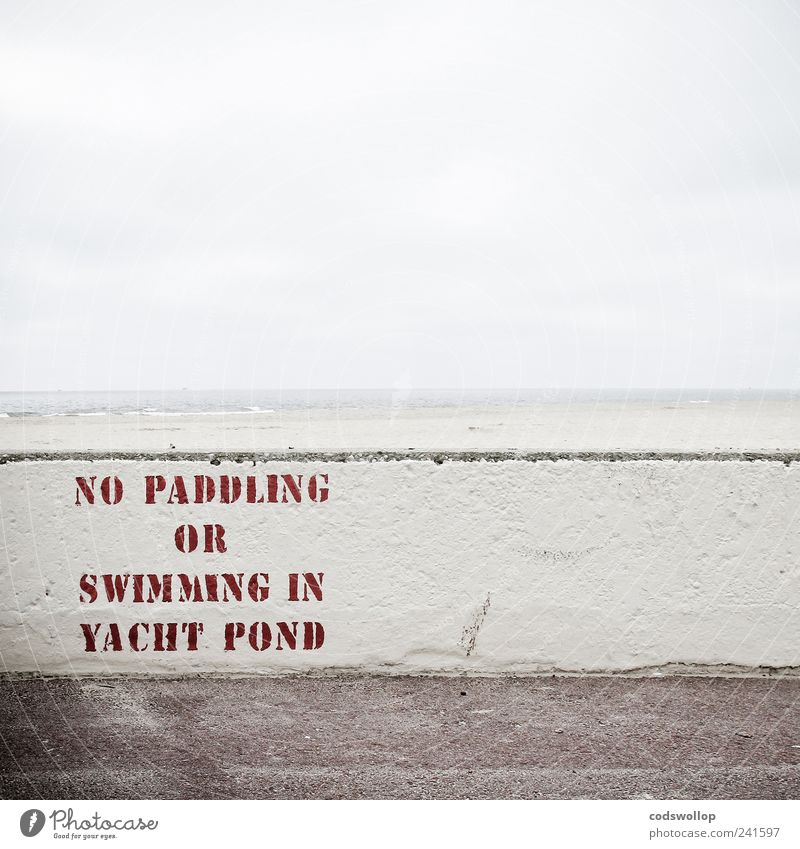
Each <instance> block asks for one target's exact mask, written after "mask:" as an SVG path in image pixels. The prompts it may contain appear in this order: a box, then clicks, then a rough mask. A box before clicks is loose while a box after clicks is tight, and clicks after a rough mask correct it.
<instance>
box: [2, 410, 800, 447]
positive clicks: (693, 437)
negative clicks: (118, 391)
mask: <svg viewBox="0 0 800 849" xmlns="http://www.w3.org/2000/svg"><path fill="white" fill-rule="evenodd" d="M798 424H800V403H799V402H796V401H751V400H747V401H745V400H737V399H736V398H731V399H730V400H727V401H717V402H714V403H711V404H694V403H669V404H668V403H663V402H652V403H649V402H641V401H636V402H634V401H629V402H623V403H617V402H615V403H611V402H606V403H597V404H590V403H576V404H561V403H559V404H520V405H516V406H497V405H486V406H483V407H474V406H472V407H468V406H465V407H441V408H437V407H428V408H419V407H410V408H406V407H405V406H404V405H403V403H402V401H400V402H398V403H397V404H395V405H393V406H391V407H387V408H382V409H350V408H338V409H308V410H276V411H275V412H273V413H252V414H247V415H224V414H221V415H211V416H191V415H186V416H184V415H181V416H163V415H161V416H159V415H142V416H113V415H109V416H51V417H47V416H29V417H24V418H0V454H2V453H12V452H23V453H27V452H50V453H52V452H60V453H65V452H76V451H86V452H99V453H103V452H109V451H112V452H116V451H133V452H146V453H151V454H152V453H153V452H157V453H161V452H170V451H175V452H177V453H181V452H184V453H185V452H198V451H199V452H215V453H222V454H224V453H226V452H250V453H253V452H255V453H260V454H264V453H276V452H277V453H282V452H286V451H290V450H293V451H297V452H306V453H308V452H364V451H389V452H394V451H401V452H403V451H408V450H409V449H411V450H414V451H423V452H424V451H428V452H433V451H444V452H447V451H473V452H474V451H479V452H503V451H520V452H561V451H584V452H585V451H594V452H606V451H628V452H635V451H656V452H678V451H690V452H699V451H702V452H717V451H735V452H740V451H797V450H798V449H800V428H798Z"/></svg>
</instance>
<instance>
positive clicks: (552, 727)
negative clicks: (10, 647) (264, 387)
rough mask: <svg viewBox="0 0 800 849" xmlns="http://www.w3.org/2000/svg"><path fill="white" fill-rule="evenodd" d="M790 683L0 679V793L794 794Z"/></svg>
mask: <svg viewBox="0 0 800 849" xmlns="http://www.w3.org/2000/svg"><path fill="white" fill-rule="evenodd" d="M798 708H800V681H797V680H796V679H795V680H787V679H783V680H781V679H735V678H728V679H722V678H707V679H703V678H661V679H657V678H655V679H654V678H648V679H636V678H601V677H582V678H578V677H542V678H526V679H486V678H481V679H475V678H424V677H418V678H340V679H329V678H328V679H320V678H317V679H311V678H292V679H268V678H258V679H253V678H243V679H196V678H195V679H180V680H165V679H149V680H131V679H84V680H74V679H28V680H25V679H19V678H6V679H4V680H2V681H0V735H2V743H3V746H2V750H0V795H2V797H3V798H37V797H42V798H52V799H58V798H143V799H149V798H160V799H170V798H259V799H263V798H281V799H291V798H675V799H682V798H710V799H729V798H734V799H735V798H769V799H796V798H797V797H798V794H800V727H799V726H798Z"/></svg>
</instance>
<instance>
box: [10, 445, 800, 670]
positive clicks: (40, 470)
mask: <svg viewBox="0 0 800 849" xmlns="http://www.w3.org/2000/svg"><path fill="white" fill-rule="evenodd" d="M269 473H278V474H283V473H291V474H295V475H298V474H302V475H303V476H304V478H305V477H307V476H308V475H310V474H313V473H324V474H327V475H328V476H329V487H330V495H329V498H328V500H327V501H325V502H317V503H311V502H307V501H305V500H304V501H303V502H302V503H300V504H294V503H288V504H282V503H279V504H247V503H243V499H242V500H240V501H239V502H238V503H236V504H219V503H212V504H203V505H195V504H188V505H179V504H173V505H167V504H156V505H146V504H145V503H144V493H145V487H144V478H145V476H146V475H164V476H167V477H169V476H172V475H184V476H185V477H186V479H187V481H188V482H190V483H192V482H193V476H194V475H198V474H207V475H210V476H212V477H216V478H218V476H219V475H236V476H239V477H240V478H244V477H245V476H247V475H256V476H258V478H259V479H260V480H263V479H264V478H265V476H266V475H267V474H269ZM90 475H95V476H97V480H98V497H97V501H98V502H101V500H102V499H101V497H100V495H99V481H100V480H101V479H102V478H103V477H104V476H106V475H109V476H113V475H117V476H119V478H120V479H121V480H122V481H123V484H124V496H123V499H122V501H121V502H120V503H119V504H116V505H106V504H104V503H96V504H94V505H93V506H87V505H83V506H76V504H75V500H76V483H75V478H76V476H90ZM189 494H190V498H193V496H194V492H193V490H191V489H190V493H189ZM164 498H165V496H164V495H161V496H160V499H162V500H163V499H164ZM799 511H800V467H798V464H797V463H791V464H788V463H783V462H778V461H756V462H747V461H736V460H726V461H714V460H705V461H698V460H684V461H675V460H653V461H627V462H625V461H615V462H608V461H586V460H561V461H537V462H530V461H520V460H508V461H503V462H485V461H454V462H444V463H441V464H437V463H435V462H433V461H430V460H419V459H409V460H401V461H391V462H368V461H356V462H327V463H326V462H316V461H315V462H305V461H303V459H302V458H298V459H294V460H287V461H280V462H278V461H270V462H258V463H255V462H250V461H248V462H242V463H236V462H231V461H227V460H226V461H223V462H221V463H220V464H219V465H212V464H210V463H209V462H208V461H207V460H206V461H201V460H192V461H190V460H181V461H178V460H174V461H169V460H96V461H94V462H89V461H82V460H42V461H14V462H8V463H6V464H4V465H1V466H0V522H1V525H0V529H1V530H2V554H1V555H0V605H2V610H1V611H0V655H1V660H2V667H3V668H4V669H5V670H8V671H41V672H45V673H119V672H123V673H139V674H151V673H179V674H182V673H196V672H248V673H250V672H261V673H276V672H289V671H298V672H306V671H314V670H317V671H321V670H326V671H327V670H344V669H346V670H357V671H365V672H388V673H419V672H450V671H473V672H481V673H493V672H502V673H528V672H539V671H550V670H571V671H609V670H635V669H641V668H646V667H653V666H663V665H666V664H691V665H700V666H709V665H716V664H725V665H741V666H746V667H759V666H767V667H795V666H798V665H800V611H798V598H800V566H798V552H800V525H799V524H798V513H799ZM184 523H196V524H198V525H202V524H203V523H219V524H221V525H223V526H224V527H225V540H226V543H227V547H228V550H227V551H226V552H225V553H224V554H218V553H217V554H205V553H202V552H200V551H197V552H195V553H192V554H183V553H181V552H179V551H178V550H177V549H176V546H175V542H174V531H175V528H176V527H177V526H178V525H181V524H184ZM304 571H308V572H315V573H316V572H322V573H324V579H323V592H324V596H323V600H322V601H316V600H309V601H307V602H303V601H298V602H290V601H288V600H287V576H288V574H289V573H291V572H304ZM223 572H229V573H238V572H243V573H245V575H246V576H248V575H249V574H251V573H253V572H266V573H269V576H270V588H271V591H270V597H269V599H268V600H267V601H264V602H254V601H252V600H249V599H247V600H246V601H243V602H241V603H236V602H232V603H227V604H226V603H221V602H220V603H213V602H204V603H197V602H179V601H174V602H172V603H160V602H156V603H153V604H147V603H141V604H137V603H133V602H126V603H123V604H119V603H109V602H108V601H107V600H104V599H103V598H102V597H101V599H100V600H98V601H97V602H96V603H92V604H86V603H81V602H80V601H79V596H80V586H79V584H80V579H81V576H82V575H83V574H114V575H120V574H124V573H129V574H136V573H155V574H159V575H161V574H164V573H174V574H176V575H177V574H178V573H186V574H199V575H203V574H206V573H223ZM175 580H176V581H177V578H176V579H175ZM100 589H101V590H102V586H101V587H100ZM190 621H197V622H202V623H203V626H204V630H203V633H202V634H201V635H200V637H199V641H198V649H197V650H196V651H188V650H187V649H186V639H185V636H181V638H180V639H179V643H178V650H177V651H175V652H168V651H162V652H155V651H152V650H151V648H148V649H146V650H144V651H140V652H138V653H137V652H134V651H132V650H131V649H130V646H129V644H128V642H127V636H128V633H129V629H130V627H131V626H132V625H133V624H135V623H137V622H141V623H147V624H148V626H149V628H150V630H149V631H148V632H147V633H148V634H149V635H150V637H151V638H152V633H153V632H152V624H153V623H155V622H162V623H168V622H177V623H186V622H190ZM261 621H264V622H267V623H269V624H270V626H271V628H272V631H273V642H272V644H271V646H270V648H268V649H266V650H265V651H254V650H253V649H251V648H250V646H249V644H248V641H247V638H246V637H245V638H244V639H241V640H239V641H238V643H237V646H238V647H237V649H236V650H235V651H232V652H230V651H229V652H226V651H225V650H224V630H225V625H226V623H234V622H242V623H244V624H246V625H247V626H249V625H250V624H251V623H254V622H261ZM278 621H288V622H292V621H297V622H300V623H302V622H304V621H313V622H320V623H322V625H323V626H324V630H325V642H324V645H323V646H322V647H321V648H319V649H311V650H302V649H300V648H298V649H297V650H294V651H292V650H289V649H286V648H284V649H283V650H280V651H278V650H276V647H275V637H276V628H275V623H276V622H278ZM82 623H83V624H88V625H91V626H92V627H93V626H94V625H96V624H101V625H102V629H101V631H100V632H99V634H98V636H99V639H100V641H101V642H102V641H103V637H104V635H106V634H107V633H108V631H107V628H108V625H109V623H116V624H117V625H118V626H119V628H120V633H121V635H122V638H123V640H124V642H125V645H124V648H123V651H113V650H109V651H97V652H87V651H85V646H86V641H85V639H84V637H83V635H82V634H83V632H82V628H81V624H82ZM301 629H302V625H301ZM140 633H141V634H144V633H145V632H144V631H141V632H140ZM301 642H302V640H301Z"/></svg>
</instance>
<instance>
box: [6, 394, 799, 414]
mask: <svg viewBox="0 0 800 849" xmlns="http://www.w3.org/2000/svg"><path fill="white" fill-rule="evenodd" d="M796 400H800V390H797V389H794V390H792V389H769V390H765V389H750V388H748V389H664V388H658V389H646V388H636V389H631V388H617V389H615V388H611V389H609V388H603V389H574V388H569V389H563V388H558V389H509V388H502V389H498V388H490V389H427V388H419V389H418V388H413V387H405V386H402V387H392V388H386V389H240V390H233V389H210V390H209V389H204V390H199V389H198V390H196V389H177V390H162V389H158V390H150V391H146V390H113V391H91V392H68V391H63V392H62V391H58V392H55V391H52V392H0V417H2V418H14V417H19V416H182V415H207V416H213V415H223V414H224V415H246V414H252V413H277V412H279V411H284V410H285V411H290V410H319V409H397V408H409V409H414V408H425V407H483V406H500V407H509V406H512V407H513V406H527V405H536V404H599V403H608V402H615V403H626V402H632V403H633V402H638V403H652V404H665V403H666V404H669V403H685V404H720V403H725V404H730V403H734V402H737V401H796Z"/></svg>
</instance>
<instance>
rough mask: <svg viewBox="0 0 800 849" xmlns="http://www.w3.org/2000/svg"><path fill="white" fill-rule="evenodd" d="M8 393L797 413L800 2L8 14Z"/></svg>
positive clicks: (158, 7)
mask: <svg viewBox="0 0 800 849" xmlns="http://www.w3.org/2000/svg"><path fill="white" fill-rule="evenodd" d="M0 157H1V159H0V169H1V170H0V389H7V390H19V389H28V390H32V389H58V388H61V389H65V390H66V389H107V388H112V389H130V388H147V389H157V388H162V387H163V388H180V387H184V386H186V387H190V388H196V389H197V388H223V387H231V388H233V387H237V388H247V387H258V388H271V387H296V388H303V387H384V386H387V387H391V386H395V385H400V386H412V387H426V386H427V387H437V386H450V387H489V386H495V387H499V386H504V387H521V386H522V387H533V386H562V387H603V386H607V387H611V386H648V387H672V386H693V387H706V386H709V387H746V386H753V387H773V388H774V387H791V388H794V387H798V386H800V357H798V352H800V3H798V2H795V0H786V2H783V0H757V2H756V0H751V2H736V0H718V2H713V0H693V2H691V3H681V2H667V0H663V2H646V0H629V2H625V3H621V2H611V1H610V0H607V2H570V0H566V1H565V0H553V2H516V3H503V2H498V0H491V1H490V2H481V3H469V2H463V1H462V2H453V3H443V2H435V0H434V2H432V1H431V0H426V1H425V2H420V3H414V2H409V0H403V2H319V3H313V2H297V3H283V2H281V3H278V2H253V3H237V2H233V3H214V4H211V3H209V4H207V5H206V4H202V3H199V2H178V3H174V2H163V0H162V2H155V3H147V2H141V0H137V2H126V3H120V2H97V3H94V2H74V3H67V2H55V0H54V2H50V3H38V2H12V0H3V3H2V5H0Z"/></svg>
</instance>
